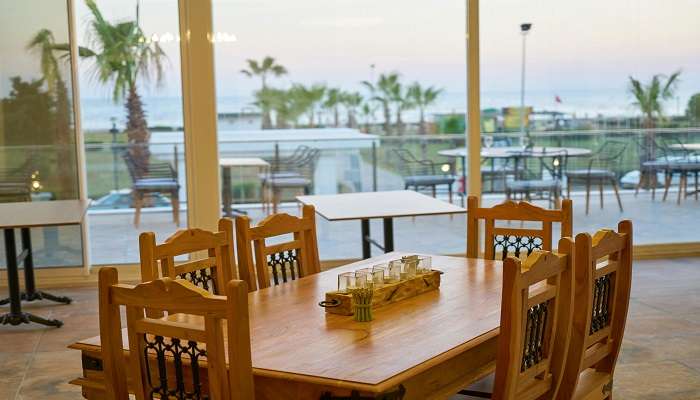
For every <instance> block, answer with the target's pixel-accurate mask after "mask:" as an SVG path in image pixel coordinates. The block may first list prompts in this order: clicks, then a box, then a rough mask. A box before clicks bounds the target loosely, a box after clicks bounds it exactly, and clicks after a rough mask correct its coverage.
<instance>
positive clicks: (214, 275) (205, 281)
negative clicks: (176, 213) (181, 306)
mask: <svg viewBox="0 0 700 400" xmlns="http://www.w3.org/2000/svg"><path fill="white" fill-rule="evenodd" d="M139 252H140V257H141V281H142V282H148V281H152V280H154V279H158V278H160V277H169V278H171V279H176V278H181V279H185V280H187V281H189V282H191V283H192V284H194V285H196V286H198V287H200V288H202V289H204V290H207V291H209V292H211V293H213V294H222V293H223V292H222V290H223V288H224V285H225V284H226V282H228V281H230V280H231V279H235V278H237V274H236V263H235V261H234V258H233V221H231V220H230V219H228V218H222V219H220V220H219V231H218V232H210V231H205V230H202V229H180V230H178V231H177V232H175V234H174V235H172V236H170V237H169V238H167V239H166V240H165V242H163V243H162V244H159V245H157V244H156V235H155V233H153V232H143V233H141V235H139ZM204 252H206V256H205V257H201V255H200V254H199V253H204ZM183 255H188V256H190V258H191V259H190V260H189V261H186V262H182V263H176V262H175V258H176V257H178V256H183Z"/></svg>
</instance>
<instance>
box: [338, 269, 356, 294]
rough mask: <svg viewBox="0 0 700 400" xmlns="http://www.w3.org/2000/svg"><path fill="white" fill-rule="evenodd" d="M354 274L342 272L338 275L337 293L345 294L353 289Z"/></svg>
mask: <svg viewBox="0 0 700 400" xmlns="http://www.w3.org/2000/svg"><path fill="white" fill-rule="evenodd" d="M355 286H356V285H355V273H354V272H343V273H342V274H338V292H340V293H347V292H348V291H350V290H352V289H355Z"/></svg>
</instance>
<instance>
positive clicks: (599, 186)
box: [598, 179, 604, 210]
mask: <svg viewBox="0 0 700 400" xmlns="http://www.w3.org/2000/svg"><path fill="white" fill-rule="evenodd" d="M603 183H604V182H603V180H602V179H601V180H600V182H598V190H600V209H601V210H602V209H603V197H604V196H603Z"/></svg>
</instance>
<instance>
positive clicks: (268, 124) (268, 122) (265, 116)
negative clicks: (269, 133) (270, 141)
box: [261, 107, 272, 129]
mask: <svg viewBox="0 0 700 400" xmlns="http://www.w3.org/2000/svg"><path fill="white" fill-rule="evenodd" d="M261 111H262V129H272V116H271V115H270V109H269V108H267V107H262V110H261Z"/></svg>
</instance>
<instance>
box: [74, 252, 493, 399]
mask: <svg viewBox="0 0 700 400" xmlns="http://www.w3.org/2000/svg"><path fill="white" fill-rule="evenodd" d="M402 255H406V254H405V253H389V254H384V255H382V256H379V257H374V258H371V259H368V260H363V261H360V262H357V263H353V264H349V265H346V266H343V267H339V268H335V269H332V270H329V271H325V272H321V273H319V274H315V275H312V276H308V277H305V278H302V279H299V280H296V281H291V282H289V283H285V284H282V285H279V286H276V287H270V288H266V289H262V290H258V291H256V292H252V293H250V294H249V297H248V299H249V306H250V317H251V319H250V324H251V338H252V344H251V346H252V357H253V368H254V374H256V375H263V376H265V375H269V376H275V377H280V376H282V377H286V378H288V379H291V380H295V381H310V382H317V381H318V380H319V378H320V379H330V380H332V381H333V382H335V383H338V381H343V382H352V383H354V384H360V385H370V386H371V388H372V389H373V390H375V391H381V390H386V389H389V388H391V387H393V386H395V385H397V384H398V383H400V382H401V381H402V380H403V379H407V378H410V377H412V376H414V375H416V374H418V373H420V372H421V371H424V370H425V368H429V367H431V366H432V365H433V364H438V363H439V362H440V358H439V357H438V356H440V355H443V354H444V353H445V352H448V351H454V352H457V354H461V353H462V352H464V351H467V350H470V349H472V348H474V347H476V346H478V345H480V344H481V343H483V342H485V341H486V340H489V339H492V338H494V337H495V336H497V334H498V329H497V328H498V326H499V323H500V307H501V286H502V282H501V281H502V274H501V272H502V264H501V262H500V261H488V260H481V259H466V258H457V257H445V256H433V260H432V264H433V268H434V269H436V270H440V271H443V272H444V274H443V275H442V278H441V286H440V289H439V290H434V291H430V292H426V293H423V294H420V295H418V296H416V297H413V298H409V299H406V300H403V301H400V302H397V303H393V304H389V305H386V306H383V307H381V308H378V309H376V310H375V311H374V312H373V313H374V320H373V321H371V322H362V323H360V322H355V321H354V320H353V317H351V316H343V315H336V314H330V313H325V312H324V310H323V309H322V308H321V307H319V306H318V305H317V303H318V302H319V301H320V300H323V299H324V294H325V292H326V291H330V290H335V288H336V285H337V275H338V274H339V273H341V272H348V271H353V270H356V269H359V268H364V267H368V266H370V265H374V264H377V263H380V262H386V261H388V260H390V259H396V258H399V257H401V256H402ZM195 318H199V317H195ZM99 344H100V341H99V337H95V338H90V339H86V340H83V341H81V342H79V343H77V344H75V345H72V346H71V347H72V348H76V349H81V350H84V349H91V350H97V349H98V346H99ZM126 348H128V347H127V346H125V349H126ZM436 357H438V359H435V358H436ZM399 374H401V375H400V376H397V375H399Z"/></svg>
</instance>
